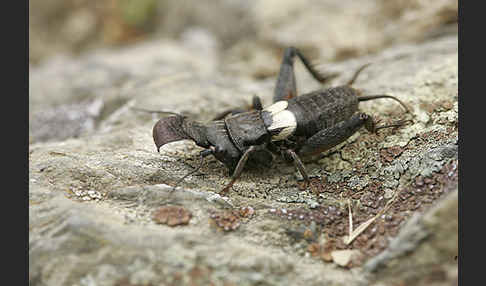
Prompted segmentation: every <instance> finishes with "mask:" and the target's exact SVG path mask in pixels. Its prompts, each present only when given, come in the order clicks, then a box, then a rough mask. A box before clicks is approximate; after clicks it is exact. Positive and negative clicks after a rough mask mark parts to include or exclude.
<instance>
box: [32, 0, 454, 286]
mask: <svg viewBox="0 0 486 286" xmlns="http://www.w3.org/2000/svg"><path fill="white" fill-rule="evenodd" d="M344 2H345V1H344ZM384 2H386V1H384ZM439 2H440V3H442V2H443V3H446V2H445V1H437V2H435V3H439ZM258 3H259V4H258V5H264V4H263V3H264V1H262V2H261V3H260V2H258ZM414 3H415V2H414ZM417 3H419V2H417ZM420 3H421V2H420ZM286 5H290V4H286ZM336 5H338V4H336ZM444 5H445V4H444ZM456 5H457V4H456ZM295 9H302V8H301V7H295ZM439 10H440V9H439ZM420 11H424V10H420ZM434 11H435V10H434ZM277 12H278V11H274V13H277ZM268 13H270V12H268ZM430 13H432V12H430ZM432 14H433V15H435V14H434V13H432ZM429 20H430V18H429ZM282 25H283V24H282ZM314 28H316V27H314ZM282 29H284V26H282ZM285 29H287V28H285ZM289 29H290V28H289ZM292 29H293V28H292ZM262 33H266V32H265V30H262ZM276 35H278V33H277V34H276ZM457 41H458V39H457V35H445V36H444V35H442V36H437V37H435V38H431V39H428V40H427V41H425V42H423V43H421V44H403V45H392V46H390V48H388V49H385V50H383V51H380V52H377V53H376V54H373V55H365V56H361V57H357V58H353V59H349V60H346V61H342V62H337V63H333V64H332V65H331V64H329V63H328V64H319V65H317V67H318V68H319V69H321V70H330V71H337V72H340V76H339V77H338V78H337V79H335V80H334V82H333V83H332V85H338V84H340V83H344V82H346V81H347V80H348V79H349V77H350V76H351V75H352V73H353V72H354V71H355V70H356V68H358V67H359V66H361V65H363V64H365V63H368V62H371V63H372V65H371V66H369V67H368V68H367V69H365V70H364V71H363V72H362V74H361V75H360V77H359V78H358V79H357V81H356V82H355V84H354V86H355V87H357V88H360V89H362V90H363V91H364V93H366V94H383V93H387V94H392V95H394V96H397V97H398V98H400V99H401V100H402V101H404V102H405V103H406V104H407V105H408V106H409V107H410V109H411V110H412V115H413V124H409V125H407V126H404V127H402V128H398V129H396V130H392V129H386V130H382V131H381V132H380V133H379V134H378V135H373V134H369V133H368V132H367V131H366V130H364V129H362V130H360V131H359V132H358V133H356V134H355V135H353V136H352V137H351V138H349V139H348V140H347V141H346V142H343V143H342V144H340V145H338V146H336V148H334V149H333V150H331V151H328V152H325V153H324V154H323V156H320V157H318V158H309V159H306V160H305V161H306V168H307V170H308V172H309V173H310V174H311V177H312V185H313V187H312V189H311V190H305V191H303V190H301V189H300V181H298V179H299V178H298V177H297V176H296V170H295V169H294V167H293V166H292V165H289V164H286V163H285V162H283V161H282V160H277V161H276V162H275V164H274V165H273V166H272V167H271V168H269V169H265V168H263V167H260V168H256V169H248V170H245V172H244V173H243V175H242V176H241V179H240V180H238V181H237V183H236V184H235V185H234V187H233V189H232V190H231V191H230V192H229V193H228V194H227V196H226V197H222V196H220V195H218V194H217V193H216V192H218V191H220V190H221V188H222V186H224V184H225V183H227V182H229V178H228V176H227V170H226V169H225V168H224V166H223V165H222V164H221V163H220V162H218V161H216V160H215V159H214V158H212V157H208V158H207V159H205V161H204V163H203V165H202V168H201V169H200V171H199V172H197V173H195V174H193V175H190V176H188V177H187V178H186V180H185V181H184V182H182V183H181V184H180V185H179V187H178V188H177V189H176V190H173V189H172V186H173V185H174V184H175V182H176V181H177V180H178V179H179V178H181V177H182V176H184V175H185V174H187V173H188V172H190V171H192V170H193V169H194V168H195V167H196V166H197V165H198V164H199V158H198V152H199V151H200V148H198V147H197V146H195V145H194V144H193V143H192V142H189V141H181V142H174V143H171V144H169V145H167V146H164V147H163V148H161V151H160V153H157V152H156V148H155V145H154V143H153V140H152V136H151V132H152V126H153V125H154V123H155V122H156V121H157V120H158V119H159V116H160V115H157V114H155V115H152V114H149V113H146V112H140V111H137V110H136V109H134V108H133V107H138V108H146V109H151V110H165V111H173V112H178V113H182V114H185V115H188V116H191V117H193V118H194V119H197V120H201V121H204V120H209V119H210V118H211V117H212V116H214V115H215V114H217V113H219V112H221V111H222V110H226V109H230V108H236V107H241V106H245V105H248V104H249V103H250V101H251V97H252V96H253V94H257V95H259V96H261V97H262V99H263V103H264V105H268V104H270V103H271V97H272V91H273V87H274V85H275V75H274V74H273V75H272V74H271V73H270V72H269V70H265V69H266V68H268V67H271V69H273V70H278V65H279V62H280V59H277V60H275V57H261V58H260V59H259V60H258V61H257V62H258V64H252V63H251V61H250V64H249V66H251V68H248V69H245V68H242V70H241V71H240V72H239V73H228V68H227V67H226V66H222V65H221V56H219V54H218V49H219V48H218V44H216V43H218V42H219V41H218V40H216V38H214V36H212V34H211V33H207V32H204V31H202V30H197V29H196V30H193V32H191V33H189V34H186V37H185V38H182V39H180V40H177V41H176V40H166V39H164V40H156V41H149V42H146V43H143V44H140V45H136V46H133V47H129V48H125V49H118V50H98V51H92V52H89V53H86V54H85V55H83V56H82V57H81V58H77V59H70V58H67V57H57V58H53V59H51V60H49V61H46V62H45V63H44V64H42V65H39V66H32V67H30V80H29V85H30V86H29V107H30V109H29V112H30V113H29V116H30V121H29V136H30V144H29V280H30V283H31V285H208V284H210V283H213V285H323V284H325V285H368V284H369V283H375V284H376V285H390V283H392V285H393V283H395V282H396V283H397V284H398V285H400V283H406V284H414V285H435V284H436V285H444V284H447V283H449V284H452V283H454V282H456V281H457V261H456V260H454V256H455V255H457V240H458V237H457V192H458V191H457V180H458V175H457V173H458V157H457V149H458V131H457V125H458V117H457V114H458V89H457V85H458V71H457V61H458V59H457V56H458V50H457ZM312 45H315V44H312ZM260 48H261V46H260V43H256V44H248V45H247V46H246V47H245V48H244V49H243V50H245V49H247V50H250V51H251V54H253V55H257V54H259V51H260ZM314 48H316V49H319V47H314ZM235 49H236V48H235ZM235 51H236V50H235ZM240 51H241V50H240ZM262 53H263V54H266V53H271V52H268V50H265V48H262ZM358 54H362V53H361V52H360V53H358ZM364 54H366V52H364ZM225 56H227V55H223V57H225ZM323 58H326V57H325V56H322V57H321V58H316V62H319V59H323ZM253 63H254V62H253ZM247 67H248V66H247ZM263 67H265V68H263ZM296 68H297V79H298V88H299V92H301V93H303V92H306V91H310V90H312V89H314V88H317V87H319V85H318V84H317V83H315V82H314V81H313V80H312V79H311V78H310V76H309V75H308V74H306V73H305V71H303V68H302V66H301V65H300V64H296ZM261 69H263V70H261ZM258 74H265V76H262V77H259V76H255V75H258ZM360 108H361V109H362V110H363V111H365V112H367V113H369V114H371V115H373V116H374V117H375V118H377V119H379V120H381V122H392V121H394V120H397V119H400V118H407V116H406V115H404V114H403V110H402V109H401V108H400V107H399V106H398V105H397V104H396V102H393V101H390V100H386V99H383V100H376V101H369V102H363V103H361V104H360ZM390 200H393V202H394V203H393V205H392V206H391V207H390V209H389V210H388V211H387V212H385V213H384V214H383V215H382V216H380V217H379V219H377V220H376V221H375V222H374V223H373V224H372V225H371V226H370V227H369V228H367V229H366V230H365V231H364V232H363V233H362V234H361V235H360V236H358V237H357V238H356V239H355V240H354V241H353V242H352V243H351V244H350V245H345V244H344V243H343V239H344V237H345V236H346V235H347V234H348V233H347V230H348V220H349V218H348V204H350V205H351V207H352V212H353V225H354V228H356V227H358V226H359V225H360V224H362V223H363V222H365V221H367V220H368V219H369V218H370V217H372V216H374V215H376V214H377V213H378V212H379V211H380V210H382V209H383V208H384V207H385V205H386V203H387V202H388V201H390ZM168 205H175V206H180V207H183V208H184V209H186V210H187V211H189V212H190V213H191V214H192V217H191V219H190V221H189V222H188V224H187V225H179V226H175V227H170V226H167V225H163V224H157V223H156V222H154V221H153V219H152V217H153V213H154V211H156V210H157V209H158V208H160V207H162V206H168ZM249 213H251V214H249ZM218 218H219V219H220V221H219V222H220V224H218V222H217V219H218ZM228 224H229V225H230V226H229V227H228V230H226V231H225V229H224V226H225V225H228ZM221 225H223V227H221ZM236 225H237V227H236ZM317 250H322V251H323V252H322V253H318V254H317V255H315V254H316V251H317ZM339 250H355V252H354V253H359V254H360V256H359V257H357V258H353V260H352V261H351V264H347V267H346V268H342V267H338V265H336V264H335V263H333V262H332V256H331V257H330V256H329V255H328V254H329V253H332V252H333V251H339ZM380 283H381V284H380ZM434 283H435V284H434Z"/></svg>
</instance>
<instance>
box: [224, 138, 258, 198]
mask: <svg viewBox="0 0 486 286" xmlns="http://www.w3.org/2000/svg"><path fill="white" fill-rule="evenodd" d="M258 147H260V146H259V145H257V146H250V148H248V149H246V151H245V153H243V156H241V158H240V160H239V161H238V164H237V165H236V168H235V171H234V172H233V175H232V176H231V181H230V182H229V183H228V184H227V185H226V186H225V187H224V188H223V190H221V192H220V194H226V193H227V192H228V191H229V190H230V189H231V187H232V186H233V184H234V183H235V182H236V180H237V179H238V178H239V177H240V175H241V172H242V171H243V168H244V167H245V165H246V162H247V161H248V158H249V157H250V154H251V153H253V152H255V151H258V150H260V149H259V148H258Z"/></svg>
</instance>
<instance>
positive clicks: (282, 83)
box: [273, 47, 337, 102]
mask: <svg viewBox="0 0 486 286" xmlns="http://www.w3.org/2000/svg"><path fill="white" fill-rule="evenodd" d="M295 56H297V57H299V59H300V60H301V61H302V63H303V64H304V66H305V67H306V68H307V70H308V71H309V73H310V74H311V75H312V76H313V77H314V78H315V79H316V80H317V81H319V82H321V83H325V82H327V81H329V80H330V79H332V78H334V77H336V76H337V74H335V73H332V74H328V75H324V74H323V73H320V72H319V71H317V70H316V69H315V67H314V66H313V65H312V64H311V63H310V61H309V60H308V59H307V58H306V57H305V56H304V55H303V54H302V53H301V52H300V51H299V50H298V49H297V48H294V47H288V48H286V49H285V52H284V56H283V59H282V64H281V65H280V71H279V74H278V79H277V85H276V86H275V90H274V95H273V102H277V101H280V100H289V99H291V98H292V97H295V96H297V85H296V81H295V73H294V57H295Z"/></svg>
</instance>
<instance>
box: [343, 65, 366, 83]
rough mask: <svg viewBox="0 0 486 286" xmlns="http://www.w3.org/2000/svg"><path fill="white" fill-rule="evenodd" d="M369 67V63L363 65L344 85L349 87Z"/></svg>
mask: <svg viewBox="0 0 486 286" xmlns="http://www.w3.org/2000/svg"><path fill="white" fill-rule="evenodd" d="M369 65H371V63H367V64H364V65H362V66H361V67H360V68H359V69H358V70H356V71H355V72H354V74H353V76H352V77H351V79H350V80H349V81H348V82H347V83H346V85H349V86H351V85H352V84H353V83H354V81H355V80H356V79H357V78H358V75H359V74H360V73H361V72H362V71H363V70H364V69H365V68H366V67H368V66H369Z"/></svg>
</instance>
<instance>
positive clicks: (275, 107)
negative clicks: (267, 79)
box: [263, 100, 289, 115]
mask: <svg viewBox="0 0 486 286" xmlns="http://www.w3.org/2000/svg"><path fill="white" fill-rule="evenodd" d="M288 105H289V103H288V102H287V101H285V100H281V101H277V102H275V103H274V104H272V105H270V106H269V107H267V108H265V109H263V110H265V111H268V112H270V113H271V114H272V115H274V114H276V113H279V112H280V111H283V110H285V109H286V108H287V106H288Z"/></svg>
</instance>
